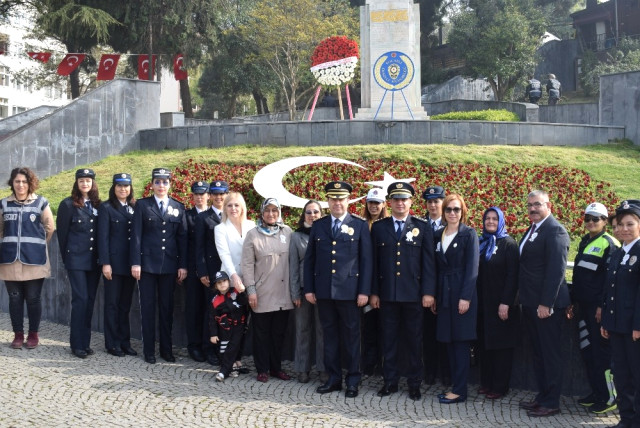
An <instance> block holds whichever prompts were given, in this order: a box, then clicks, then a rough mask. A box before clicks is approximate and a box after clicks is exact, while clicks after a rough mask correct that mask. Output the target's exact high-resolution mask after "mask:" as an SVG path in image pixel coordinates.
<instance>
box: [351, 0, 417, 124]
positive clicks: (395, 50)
mask: <svg viewBox="0 0 640 428" xmlns="http://www.w3.org/2000/svg"><path fill="white" fill-rule="evenodd" d="M360 59H361V64H360V68H361V74H362V95H361V96H362V100H361V108H360V109H358V112H357V114H356V119H370V120H371V119H374V120H392V119H397V120H424V119H428V118H429V116H427V112H426V111H425V110H424V108H423V107H422V105H421V103H420V6H419V5H417V4H414V3H413V0H395V1H394V0H367V1H366V4H365V5H364V6H361V7H360Z"/></svg>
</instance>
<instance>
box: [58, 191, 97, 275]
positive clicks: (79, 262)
mask: <svg viewBox="0 0 640 428" xmlns="http://www.w3.org/2000/svg"><path fill="white" fill-rule="evenodd" d="M56 229H58V245H59V247H60V254H61V255H62V261H63V262H64V266H65V267H66V268H67V269H71V270H84V271H89V270H94V269H97V268H98V240H97V238H98V211H97V210H94V209H91V210H89V209H88V208H86V207H85V206H83V207H81V208H78V207H75V206H73V199H71V197H69V198H65V199H63V200H62V202H60V205H59V206H58V216H57V218H56Z"/></svg>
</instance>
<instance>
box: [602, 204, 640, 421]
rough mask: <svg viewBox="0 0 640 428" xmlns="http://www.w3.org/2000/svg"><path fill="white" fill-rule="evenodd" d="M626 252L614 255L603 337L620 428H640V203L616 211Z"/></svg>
mask: <svg viewBox="0 0 640 428" xmlns="http://www.w3.org/2000/svg"><path fill="white" fill-rule="evenodd" d="M616 219H617V220H618V237H619V238H620V239H621V240H622V248H618V249H616V250H615V251H613V252H612V254H611V259H610V261H609V266H608V268H607V280H606V283H605V296H604V302H603V306H602V327H601V329H600V330H601V333H602V336H603V337H604V338H606V339H609V341H610V343H611V356H612V359H613V369H614V376H613V382H614V383H615V385H616V391H617V393H618V410H619V411H620V423H619V424H618V425H616V426H618V427H638V426H640V287H639V286H638V284H640V200H637V199H633V200H631V199H630V200H627V201H623V202H622V204H620V206H619V207H618V208H617V209H616Z"/></svg>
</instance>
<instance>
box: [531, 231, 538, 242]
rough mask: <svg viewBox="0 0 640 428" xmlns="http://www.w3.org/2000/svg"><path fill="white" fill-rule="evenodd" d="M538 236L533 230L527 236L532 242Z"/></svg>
mask: <svg viewBox="0 0 640 428" xmlns="http://www.w3.org/2000/svg"><path fill="white" fill-rule="evenodd" d="M537 237H538V232H533V233H532V234H531V236H530V237H529V242H533V241H534V240H535V239H536V238H537Z"/></svg>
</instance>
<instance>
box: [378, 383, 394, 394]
mask: <svg viewBox="0 0 640 428" xmlns="http://www.w3.org/2000/svg"><path fill="white" fill-rule="evenodd" d="M394 392H398V384H397V383H385V384H384V386H383V387H382V388H381V389H380V391H378V397H386V396H388V395H391V394H393V393H394Z"/></svg>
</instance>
